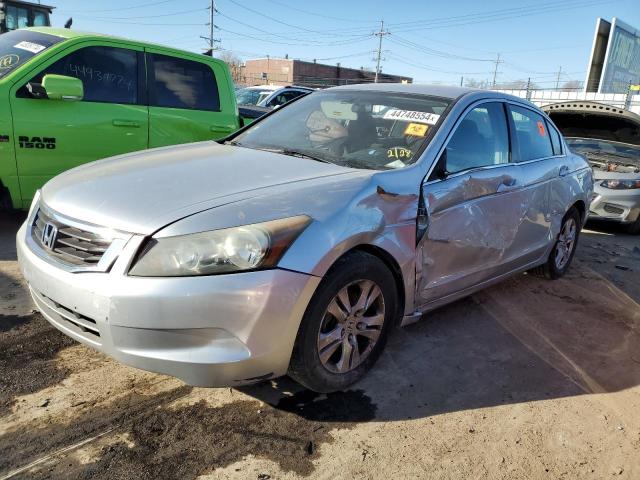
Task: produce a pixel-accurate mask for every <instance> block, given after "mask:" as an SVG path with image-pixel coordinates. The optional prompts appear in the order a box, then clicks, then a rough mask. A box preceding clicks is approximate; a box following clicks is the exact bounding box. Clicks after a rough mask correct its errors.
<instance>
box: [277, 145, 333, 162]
mask: <svg viewBox="0 0 640 480" xmlns="http://www.w3.org/2000/svg"><path fill="white" fill-rule="evenodd" d="M276 153H281V154H283V155H290V156H292V157H299V158H308V159H309V160H315V161H316V162H322V163H331V162H330V161H329V160H326V159H324V158H320V157H316V156H315V155H309V154H308V153H305V152H300V151H298V150H292V149H290V148H284V149H282V150H276Z"/></svg>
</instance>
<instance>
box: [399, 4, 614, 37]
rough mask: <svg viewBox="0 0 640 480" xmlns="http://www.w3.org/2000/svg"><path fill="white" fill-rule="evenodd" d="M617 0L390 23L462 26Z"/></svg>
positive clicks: (417, 25)
mask: <svg viewBox="0 0 640 480" xmlns="http://www.w3.org/2000/svg"><path fill="white" fill-rule="evenodd" d="M617 1H619V0H604V1H602V0H567V1H564V2H562V3H560V4H558V3H557V2H545V3H538V4H533V5H527V6H522V7H515V8H506V9H499V10H492V11H488V12H478V13H470V14H465V15H457V16H450V17H440V18H433V19H429V20H414V21H410V22H401V23H394V24H392V27H402V28H403V31H412V30H415V29H420V28H423V27H425V26H429V28H445V27H452V26H463V25H469V24H472V23H484V22H487V21H496V20H508V19H510V18H519V17H525V16H533V15H541V14H545V13H550V12H557V11H562V10H570V9H575V8H576V7H586V6H594V5H599V4H603V3H612V2H617ZM405 27H408V28H405Z"/></svg>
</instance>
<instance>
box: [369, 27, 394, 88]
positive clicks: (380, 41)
mask: <svg viewBox="0 0 640 480" xmlns="http://www.w3.org/2000/svg"><path fill="white" fill-rule="evenodd" d="M374 35H375V36H376V37H379V41H378V55H377V59H376V77H375V79H374V80H373V81H374V83H378V75H379V74H380V59H381V57H382V37H384V36H385V35H391V33H390V32H388V31H385V29H384V20H380V31H379V32H376V33H374Z"/></svg>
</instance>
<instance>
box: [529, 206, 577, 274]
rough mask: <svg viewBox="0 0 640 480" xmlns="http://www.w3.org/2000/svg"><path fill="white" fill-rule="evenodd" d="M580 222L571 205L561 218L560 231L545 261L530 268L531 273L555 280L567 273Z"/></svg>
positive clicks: (573, 253)
mask: <svg viewBox="0 0 640 480" xmlns="http://www.w3.org/2000/svg"><path fill="white" fill-rule="evenodd" d="M580 222H581V219H580V213H579V212H578V210H576V209H575V208H573V207H572V208H571V209H570V210H569V211H568V212H567V214H566V215H565V216H564V218H563V219H562V225H561V227H560V233H559V234H558V238H557V239H556V243H555V245H554V246H553V250H551V253H550V254H549V258H548V259H547V263H545V264H544V265H541V266H539V267H537V268H534V269H533V270H531V272H532V273H533V274H536V275H538V276H544V277H546V278H550V279H552V280H555V279H557V278H560V277H562V276H563V275H564V274H565V273H567V270H569V266H570V265H571V261H572V260H573V256H574V255H575V253H576V246H577V245H578V237H579V236H580V225H581V223H580Z"/></svg>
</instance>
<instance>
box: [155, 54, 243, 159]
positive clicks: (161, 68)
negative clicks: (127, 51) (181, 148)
mask: <svg viewBox="0 0 640 480" xmlns="http://www.w3.org/2000/svg"><path fill="white" fill-rule="evenodd" d="M146 59H147V77H148V79H149V121H150V128H149V143H150V146H151V147H161V146H165V145H175V144H180V143H189V142H197V141H202V140H212V139H218V138H222V137H225V136H227V135H229V134H230V133H232V132H234V131H235V130H237V129H238V127H239V117H238V112H237V108H236V106H235V100H234V99H232V98H231V96H232V92H233V88H232V85H230V84H228V75H225V71H224V70H223V68H222V67H221V66H220V65H219V64H217V63H211V62H207V61H206V60H205V59H203V60H196V59H195V58H193V59H192V58H183V57H177V56H172V55H167V54H166V53H164V52H162V51H159V50H154V49H147V50H146Z"/></svg>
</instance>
